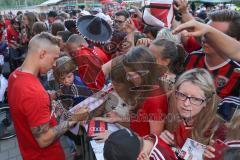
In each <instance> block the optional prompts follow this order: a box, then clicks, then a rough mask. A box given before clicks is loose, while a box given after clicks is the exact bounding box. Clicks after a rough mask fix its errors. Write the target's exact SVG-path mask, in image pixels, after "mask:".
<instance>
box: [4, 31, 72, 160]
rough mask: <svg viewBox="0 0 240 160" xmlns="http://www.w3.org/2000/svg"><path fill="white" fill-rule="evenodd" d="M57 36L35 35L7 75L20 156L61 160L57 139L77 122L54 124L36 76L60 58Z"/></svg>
mask: <svg viewBox="0 0 240 160" xmlns="http://www.w3.org/2000/svg"><path fill="white" fill-rule="evenodd" d="M59 54H60V48H59V39H58V38H56V37H54V36H52V35H51V34H49V33H45V32H43V33H41V34H39V35H36V36H34V37H33V38H32V39H31V41H30V42H29V49H28V53H27V56H26V59H25V61H24V63H23V64H22V66H21V67H19V68H17V69H16V70H15V71H14V72H13V73H12V74H11V75H10V77H9V87H8V102H9V106H10V112H11V116H12V119H13V123H14V127H15V130H16V135H17V138H18V144H19V148H20V152H21V154H22V157H23V159H26V160H45V159H48V160H64V158H65V156H64V152H63V149H62V147H61V145H60V142H59V140H58V138H59V137H60V136H61V135H62V134H64V133H65V132H66V131H67V130H68V129H69V127H71V126H73V125H74V124H75V123H76V122H73V121H64V122H62V123H60V124H57V121H56V119H55V117H54V116H52V114H51V105H50V104H51V103H50V99H49V95H48V93H47V91H46V90H45V89H44V88H43V86H42V85H41V83H40V81H39V79H38V76H39V75H41V74H46V73H47V72H48V71H49V70H50V69H51V68H52V67H53V66H54V65H55V60H56V59H57V58H58V57H59Z"/></svg>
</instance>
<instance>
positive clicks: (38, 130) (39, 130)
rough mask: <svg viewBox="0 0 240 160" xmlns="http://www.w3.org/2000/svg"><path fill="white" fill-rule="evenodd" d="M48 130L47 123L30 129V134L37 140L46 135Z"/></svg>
mask: <svg viewBox="0 0 240 160" xmlns="http://www.w3.org/2000/svg"><path fill="white" fill-rule="evenodd" d="M48 130H49V122H47V123H45V124H43V125H40V126H37V127H32V128H31V132H32V134H33V136H34V137H35V138H39V137H40V136H41V134H44V133H46V132H47V131H48Z"/></svg>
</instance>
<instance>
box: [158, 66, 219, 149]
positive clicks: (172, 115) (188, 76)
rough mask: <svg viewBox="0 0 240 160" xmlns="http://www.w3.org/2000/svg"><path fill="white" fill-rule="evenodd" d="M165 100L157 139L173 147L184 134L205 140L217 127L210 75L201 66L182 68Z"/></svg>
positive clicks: (215, 106) (198, 139) (198, 140)
mask: <svg viewBox="0 0 240 160" xmlns="http://www.w3.org/2000/svg"><path fill="white" fill-rule="evenodd" d="M169 103H170V105H169V113H168V115H167V120H166V130H165V131H163V132H162V133H161V135H160V137H161V139H162V140H163V141H164V142H165V143H167V144H169V145H170V146H173V147H175V148H177V149H179V148H181V147H182V146H183V145H184V143H185V141H186V139H187V138H191V139H193V140H195V141H197V142H200V143H202V144H205V145H206V144H208V143H209V141H210V139H211V138H212V136H211V135H212V133H213V132H215V130H217V129H215V128H216V126H215V124H216V123H215V120H216V116H215V115H216V111H217V96H216V91H215V87H214V82H213V79H212V78H211V75H210V74H209V73H208V72H207V71H206V70H205V69H197V68H196V69H192V70H189V71H186V72H185V73H183V74H182V75H181V76H180V77H179V78H178V79H177V81H176V83H175V89H174V91H173V93H172V95H171V97H170V102H169ZM217 132H218V131H216V134H215V135H218V134H217Z"/></svg>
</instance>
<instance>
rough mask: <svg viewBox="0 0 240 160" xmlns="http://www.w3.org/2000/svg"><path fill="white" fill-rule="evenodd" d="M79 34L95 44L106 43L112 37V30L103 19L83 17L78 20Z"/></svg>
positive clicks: (89, 16)
mask: <svg viewBox="0 0 240 160" xmlns="http://www.w3.org/2000/svg"><path fill="white" fill-rule="evenodd" d="M76 26H77V29H78V31H79V33H80V34H81V35H82V36H83V37H84V38H86V39H87V40H89V41H92V42H94V43H106V42H107V41H108V40H110V39H111V37H112V28H111V27H110V25H109V24H108V23H107V22H106V21H105V20H103V19H102V18H99V17H96V16H91V15H87V16H83V17H80V18H78V20H77V24H76Z"/></svg>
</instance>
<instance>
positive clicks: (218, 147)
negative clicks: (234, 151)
mask: <svg viewBox="0 0 240 160" xmlns="http://www.w3.org/2000/svg"><path fill="white" fill-rule="evenodd" d="M212 147H213V148H214V149H215V152H213V154H214V155H215V158H211V159H207V160H219V159H221V158H222V156H223V154H224V152H225V151H226V150H227V149H228V145H227V144H225V143H224V142H223V141H221V140H219V139H217V140H216V141H215V142H214V143H213V145H212Z"/></svg>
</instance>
